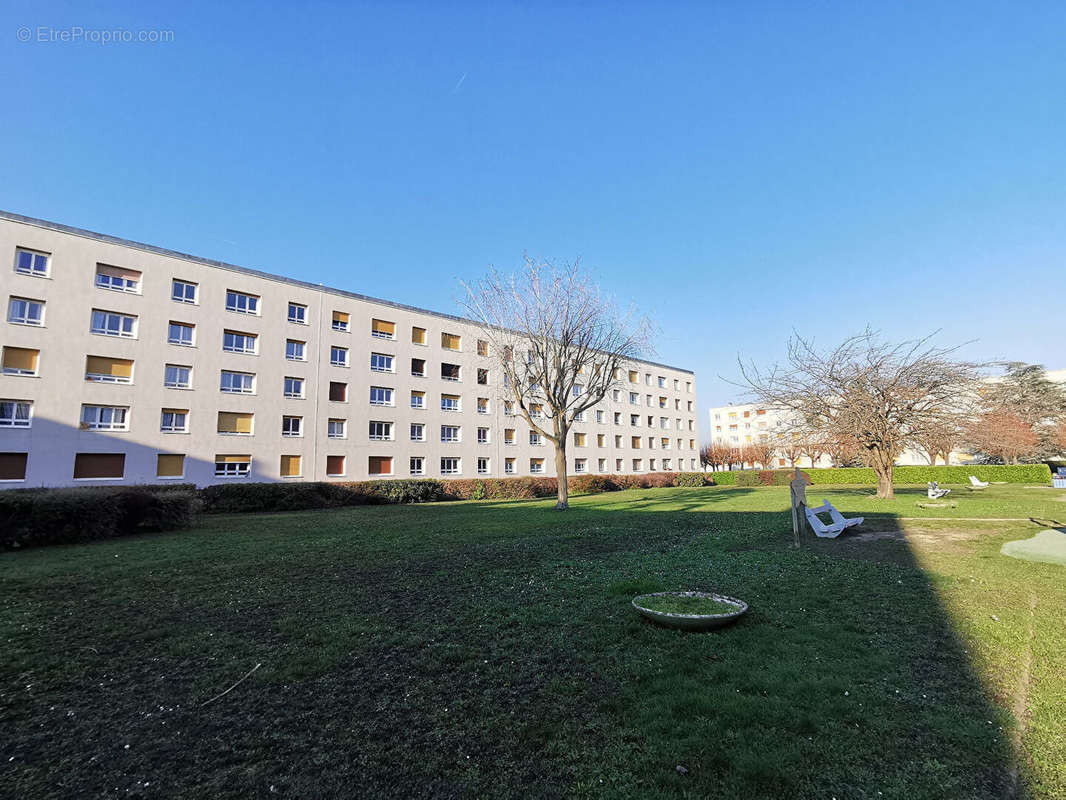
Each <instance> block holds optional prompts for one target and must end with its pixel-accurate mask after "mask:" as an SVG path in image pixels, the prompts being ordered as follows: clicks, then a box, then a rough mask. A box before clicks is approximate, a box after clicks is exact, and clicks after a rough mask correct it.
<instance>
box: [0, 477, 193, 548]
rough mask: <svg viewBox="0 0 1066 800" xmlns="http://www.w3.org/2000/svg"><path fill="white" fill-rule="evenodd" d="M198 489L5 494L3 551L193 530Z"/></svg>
mask: <svg viewBox="0 0 1066 800" xmlns="http://www.w3.org/2000/svg"><path fill="white" fill-rule="evenodd" d="M201 507H202V502H201V500H200V497H199V495H198V493H197V492H196V490H195V487H192V486H168V487H161V488H159V487H147V486H130V487H125V488H121V489H110V488H108V489H102V488H89V487H85V488H77V489H15V490H11V491H5V492H0V547H5V548H13V547H32V546H34V545H44V544H61V543H66V542H84V541H90V540H93V539H110V538H113V537H116V536H128V535H130V534H133V533H138V532H140V531H144V530H155V531H158V530H170V529H173V528H184V527H188V526H189V525H191V524H192V523H193V522H194V521H195V519H196V516H197V514H198V513H199V511H200V509H201Z"/></svg>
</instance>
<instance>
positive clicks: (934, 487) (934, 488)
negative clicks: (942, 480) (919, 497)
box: [925, 481, 951, 500]
mask: <svg viewBox="0 0 1066 800" xmlns="http://www.w3.org/2000/svg"><path fill="white" fill-rule="evenodd" d="M925 494H926V496H927V497H928V498H929V499H930V500H939V499H940V498H941V497H947V496H948V495H949V494H951V489H941V488H940V484H939V483H937V482H936V481H929V488H928V489H927V490H926V492H925Z"/></svg>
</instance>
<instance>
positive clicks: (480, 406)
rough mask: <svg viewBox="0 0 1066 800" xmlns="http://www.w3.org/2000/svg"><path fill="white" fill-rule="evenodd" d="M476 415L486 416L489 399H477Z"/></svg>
mask: <svg viewBox="0 0 1066 800" xmlns="http://www.w3.org/2000/svg"><path fill="white" fill-rule="evenodd" d="M477 413H479V414H488V413H489V398H487V397H479V398H478V399H477Z"/></svg>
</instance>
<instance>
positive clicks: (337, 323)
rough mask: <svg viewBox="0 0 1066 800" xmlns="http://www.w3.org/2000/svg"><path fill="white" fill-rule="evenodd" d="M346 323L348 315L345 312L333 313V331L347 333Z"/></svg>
mask: <svg viewBox="0 0 1066 800" xmlns="http://www.w3.org/2000/svg"><path fill="white" fill-rule="evenodd" d="M348 321H349V317H348V313H347V312H345V311H334V312H333V325H332V327H333V330H335V331H340V332H341V333H347V332H348V330H349V328H348Z"/></svg>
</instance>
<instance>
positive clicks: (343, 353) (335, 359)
mask: <svg viewBox="0 0 1066 800" xmlns="http://www.w3.org/2000/svg"><path fill="white" fill-rule="evenodd" d="M329 363H330V364H332V365H333V366H335V367H346V366H348V348H347V347H337V346H336V345H334V346H332V347H330V348H329Z"/></svg>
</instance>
